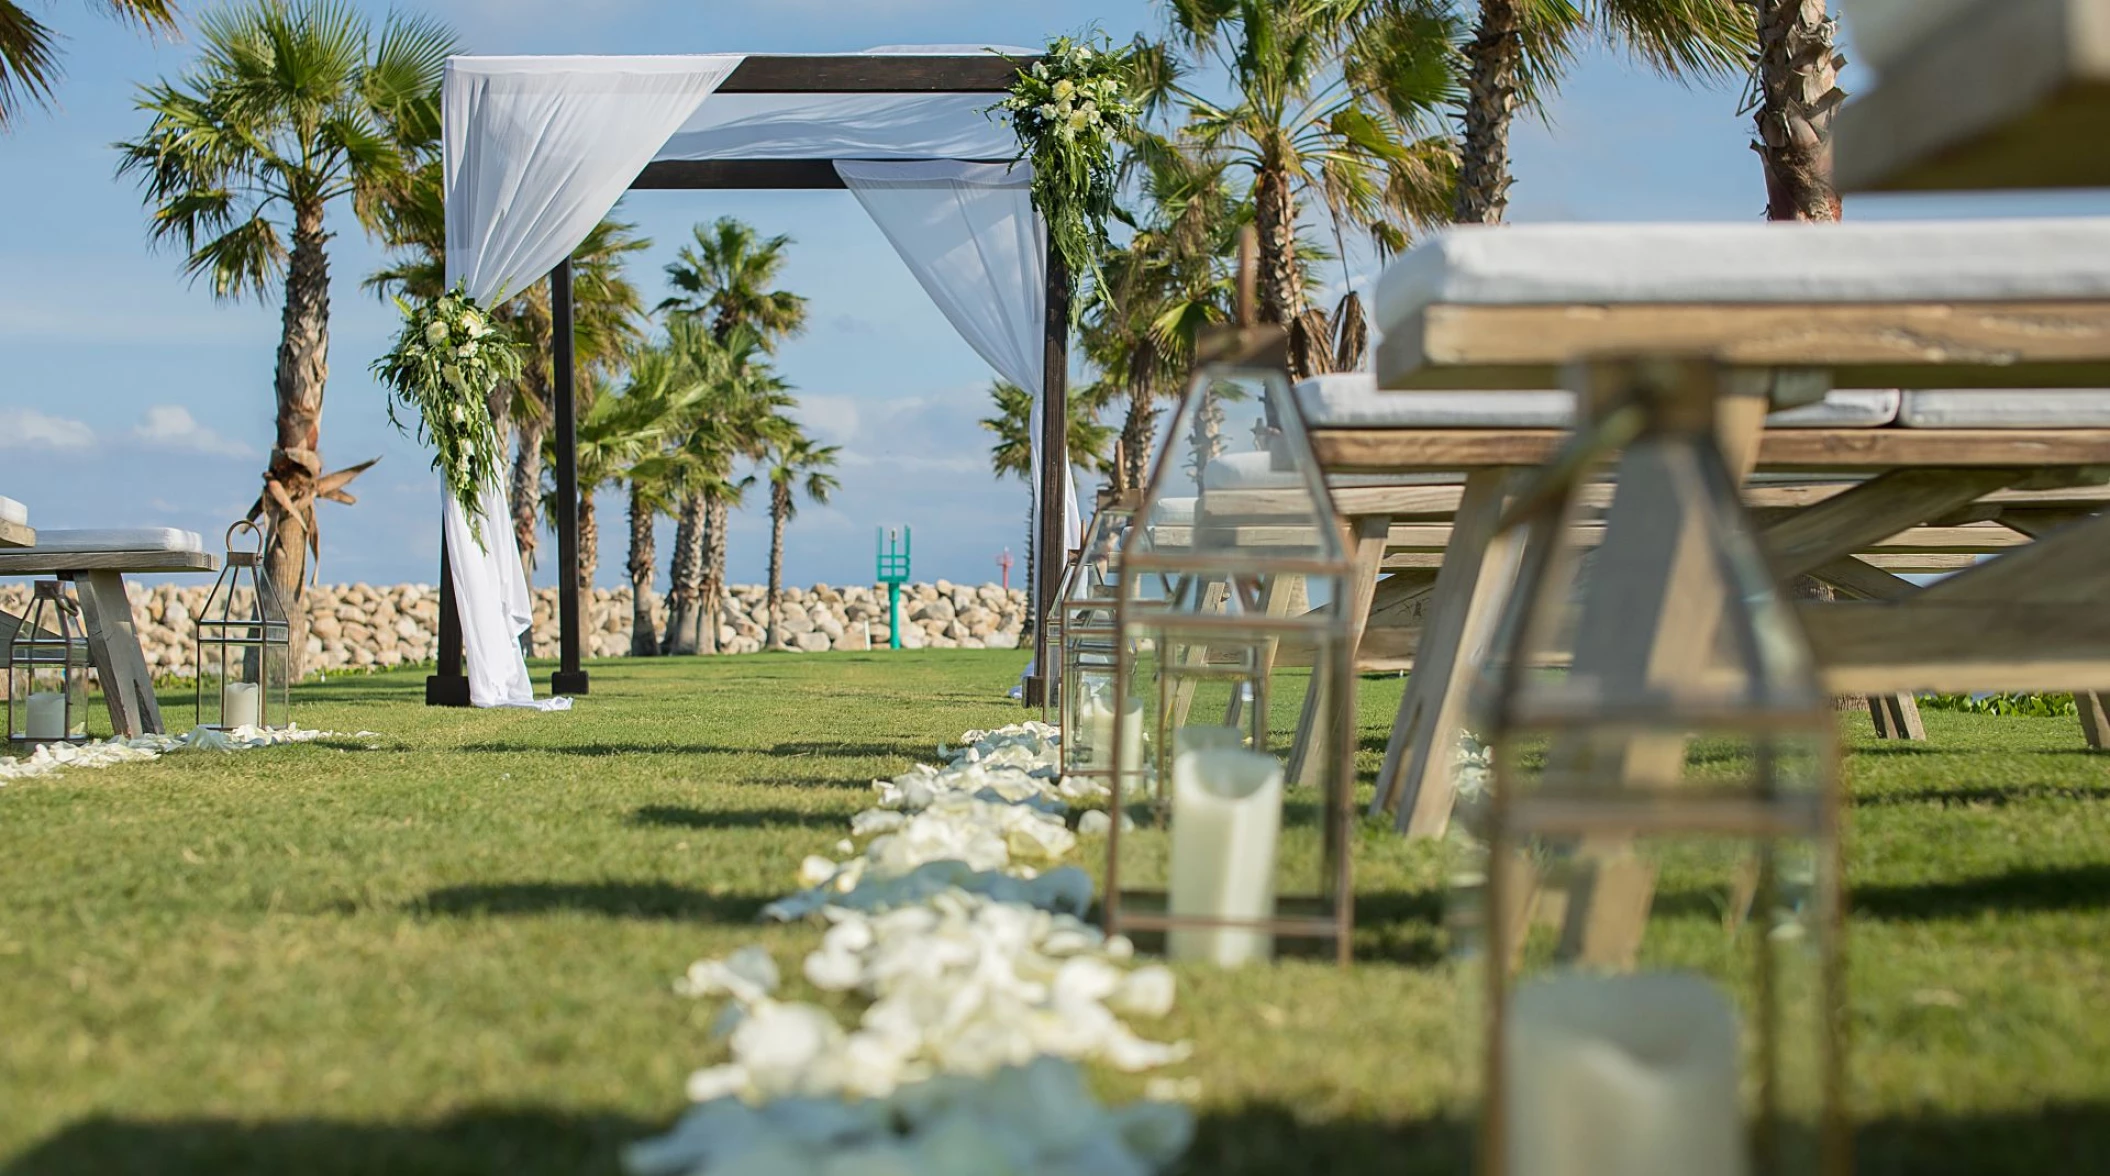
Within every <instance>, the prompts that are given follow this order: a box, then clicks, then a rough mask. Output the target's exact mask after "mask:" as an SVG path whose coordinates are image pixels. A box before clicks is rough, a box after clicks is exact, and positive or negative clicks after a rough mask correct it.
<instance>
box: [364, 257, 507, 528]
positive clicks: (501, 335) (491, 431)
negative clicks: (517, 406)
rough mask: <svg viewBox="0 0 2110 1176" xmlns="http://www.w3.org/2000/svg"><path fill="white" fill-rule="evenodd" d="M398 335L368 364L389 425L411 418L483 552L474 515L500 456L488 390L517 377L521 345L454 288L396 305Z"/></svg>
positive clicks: (493, 481) (497, 471) (400, 426)
mask: <svg viewBox="0 0 2110 1176" xmlns="http://www.w3.org/2000/svg"><path fill="white" fill-rule="evenodd" d="M396 307H397V308H398V309H399V310H401V311H402V312H403V333H402V334H401V335H400V336H398V337H397V339H396V344H395V346H394V347H391V348H389V350H388V353H387V354H386V355H383V356H382V357H381V358H380V359H377V360H375V361H374V368H373V370H374V374H375V375H376V376H378V377H380V379H381V382H382V383H384V384H386V385H387V386H388V390H389V397H388V421H389V423H390V424H392V425H394V426H395V427H396V428H397V429H399V430H401V431H402V432H404V433H406V434H409V433H410V432H411V430H410V429H409V428H406V427H405V426H404V423H403V420H402V418H401V417H400V416H399V415H398V412H399V410H401V409H410V410H413V411H415V412H416V413H417V417H418V423H417V431H416V437H417V439H418V441H419V442H420V443H421V444H422V443H427V442H429V443H430V444H431V445H432V446H433V449H434V450H435V452H434V454H433V458H432V468H433V469H435V470H438V471H439V472H440V479H441V480H442V481H444V482H445V483H446V485H447V492H448V493H449V494H452V495H453V496H454V500H455V501H456V502H459V503H460V504H461V507H462V513H464V514H466V515H467V516H468V517H469V526H470V530H471V533H472V534H474V535H475V537H476V542H477V544H478V545H479V546H481V545H482V544H483V542H484V537H483V528H482V526H481V525H480V524H479V522H478V514H477V512H478V509H479V507H480V499H481V496H482V494H483V490H484V488H485V487H487V486H496V485H498V482H499V478H500V476H501V474H502V470H503V459H504V454H503V453H501V452H500V447H499V443H498V428H497V426H496V425H495V424H494V423H493V422H492V420H491V410H490V407H489V406H490V395H491V390H492V389H493V388H495V387H497V386H498V385H499V384H500V383H510V382H512V381H514V380H518V379H519V378H520V373H521V368H522V365H523V361H522V358H521V346H520V344H519V342H518V341H517V340H515V339H514V338H513V335H512V333H511V332H510V331H509V330H507V328H506V326H505V324H503V323H501V322H498V321H496V320H495V319H493V318H492V317H491V312H490V311H488V310H485V309H484V308H483V307H481V306H478V305H477V304H476V300H475V299H473V298H471V297H469V296H468V294H466V293H464V292H463V290H462V288H461V287H460V286H458V285H457V286H456V287H455V288H454V289H453V290H451V291H449V292H448V293H446V294H442V295H441V296H439V297H438V298H434V299H431V300H429V301H427V302H423V303H420V304H416V305H413V304H411V303H408V302H405V301H404V300H403V299H401V298H398V299H396Z"/></svg>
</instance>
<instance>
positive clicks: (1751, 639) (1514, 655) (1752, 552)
mask: <svg viewBox="0 0 2110 1176" xmlns="http://www.w3.org/2000/svg"><path fill="white" fill-rule="evenodd" d="M1582 383H1583V384H1584V388H1583V389H1582V400H1583V406H1584V409H1583V410H1584V413H1585V419H1586V421H1587V422H1588V423H1586V424H1585V425H1584V427H1583V428H1582V429H1581V430H1579V432H1578V434H1577V436H1576V438H1575V439H1574V440H1573V441H1572V442H1571V444H1570V446H1569V448H1568V449H1567V450H1566V451H1565V452H1564V453H1563V454H1561V455H1560V456H1559V457H1558V458H1557V459H1556V460H1555V461H1554V462H1552V463H1550V464H1549V465H1548V466H1547V467H1546V468H1545V469H1543V470H1541V471H1539V472H1538V474H1537V475H1536V476H1535V479H1534V480H1533V481H1532V482H1531V483H1530V484H1528V485H1526V486H1524V487H1522V488H1521V489H1520V490H1519V492H1518V494H1517V497H1516V498H1515V500H1514V503H1513V506H1512V508H1511V511H1510V516H1509V519H1508V520H1506V525H1510V526H1517V527H1525V528H1528V531H1527V533H1526V539H1525V544H1526V546H1525V555H1524V562H1523V567H1522V570H1521V572H1520V576H1519V582H1518V585H1517V588H1516V590H1515V592H1514V594H1513V595H1512V596H1511V598H1510V599H1509V601H1508V602H1507V604H1506V605H1505V608H1504V612H1503V615H1502V618H1501V621H1500V623H1499V627H1498V629H1497V634H1496V638H1495V642H1494V647H1493V650H1492V652H1491V656H1490V658H1489V660H1488V663H1487V665H1488V670H1487V673H1488V675H1489V677H1488V678H1486V679H1483V680H1482V681H1481V683H1480V686H1481V692H1480V694H1479V695H1478V697H1476V699H1475V702H1474V706H1473V708H1472V713H1473V714H1474V716H1475V721H1476V722H1477V723H1478V724H1479V725H1480V727H1481V730H1480V732H1479V733H1480V734H1481V735H1482V736H1483V737H1485V738H1486V739H1487V740H1488V742H1489V743H1490V744H1491V746H1492V748H1493V752H1494V772H1493V783H1492V790H1491V792H1489V793H1488V794H1487V795H1486V796H1485V797H1483V798H1481V800H1480V802H1479V805H1478V807H1477V808H1476V809H1474V810H1469V811H1468V813H1467V814H1466V817H1467V826H1468V828H1470V829H1472V830H1473V831H1474V832H1475V833H1476V834H1477V835H1478V838H1479V839H1480V845H1479V846H1478V848H1480V849H1481V850H1483V851H1484V857H1483V858H1482V859H1481V860H1480V861H1479V862H1478V863H1477V864H1476V865H1475V866H1474V867H1473V868H1471V869H1468V870H1466V871H1464V872H1463V873H1462V874H1461V875H1460V877H1459V885H1458V892H1457V897H1458V898H1459V899H1460V900H1461V902H1460V907H1459V910H1460V917H1459V919H1458V920H1457V922H1458V924H1459V927H1460V929H1461V931H1462V932H1463V933H1462V935H1461V943H1462V944H1463V945H1464V946H1465V947H1466V948H1467V950H1468V952H1469V953H1470V954H1471V955H1472V956H1473V957H1474V958H1475V960H1476V962H1477V964H1478V966H1479V967H1480V968H1481V969H1482V970H1483V973H1484V985H1483V986H1482V988H1481V991H1482V992H1483V993H1484V999H1485V1004H1484V1006H1483V1007H1482V1008H1481V1010H1480V1012H1481V1014H1482V1017H1483V1023H1484V1028H1485V1033H1484V1036H1483V1038H1482V1042H1481V1044H1482V1050H1481V1052H1480V1056H1479V1059H1478V1060H1479V1062H1480V1064H1481V1065H1483V1066H1484V1067H1485V1072H1484V1079H1485V1086H1484V1089H1485V1097H1486V1103H1485V1114H1484V1118H1483V1122H1482V1134H1481V1141H1480V1142H1481V1146H1480V1170H1481V1172H1483V1173H1484V1174H1486V1176H1507V1174H1510V1173H1517V1174H1522V1173H1530V1172H1540V1171H1547V1170H1551V1169H1550V1168H1549V1167H1548V1165H1549V1164H1553V1163H1554V1160H1555V1158H1556V1157H1558V1158H1559V1163H1558V1164H1555V1165H1554V1166H1556V1167H1559V1168H1560V1169H1561V1170H1574V1171H1606V1172H1610V1171H1629V1172H1632V1171H1649V1172H1656V1171H1662V1172H1671V1171H1678V1172H1728V1173H1765V1174H1779V1173H1791V1172H1792V1173H1812V1172H1815V1173H1826V1174H1835V1173H1844V1172H1845V1171H1846V1164H1847V1145H1846V1139H1847V1135H1846V1131H1845V1127H1844V1124H1845V1120H1844V1113H1843V1106H1842V1099H1841V1090H1842V1083H1843V1073H1844V1035H1843V1019H1844V1004H1843V992H1842V985H1841V967H1840V947H1839V939H1840V907H1839V860H1838V854H1839V849H1838V827H1837V826H1838V814H1839V797H1838V791H1837V787H1838V785H1837V778H1838V769H1837V754H1838V753H1837V739H1838V735H1837V726H1836V724H1837V719H1836V716H1835V714H1834V712H1833V708H1832V705H1831V702H1830V699H1829V698H1828V696H1827V695H1826V693H1825V691H1824V688H1823V684H1822V682H1821V680H1820V678H1819V675H1818V671H1817V668H1816V663H1815V660H1814V658H1813V656H1812V653H1811V650H1810V647H1809V642H1808V640H1807V638H1806V636H1805V635H1804V633H1803V631H1802V628H1801V626H1800V624H1799V622H1798V619H1797V617H1796V615H1795V612H1794V606H1793V605H1792V603H1791V602H1790V601H1789V600H1788V599H1787V597H1786V595H1785V594H1784V593H1783V592H1782V591H1781V589H1780V586H1779V584H1778V583H1777V582H1776V579H1775V577H1774V576H1773V575H1772V572H1771V570H1770V568H1769V567H1768V566H1767V564H1766V561H1765V558H1764V556H1763V555H1762V553H1761V551H1760V549H1759V546H1758V544H1757V542H1756V541H1755V540H1754V539H1753V537H1752V536H1753V531H1752V527H1751V525H1750V521H1749V520H1748V519H1747V518H1746V517H1745V515H1744V510H1743V507H1742V505H1741V503H1740V502H1739V498H1738V494H1737V486H1736V482H1735V480H1734V479H1733V478H1732V477H1731V475H1730V473H1729V471H1728V468H1727V466H1726V464H1725V463H1724V461H1723V458H1722V455H1721V449H1720V447H1719V445H1718V444H1717V441H1716V424H1715V410H1716V404H1717V396H1716V372H1715V369H1714V368H1713V367H1712V365H1708V364H1703V363H1692V362H1637V363H1631V364H1620V363H1613V364H1599V365H1595V366H1593V367H1591V368H1590V369H1589V371H1588V373H1587V375H1586V378H1585V379H1584V380H1583V381H1582ZM1615 453H1616V454H1617V461H1616V463H1615V464H1613V465H1612V466H1611V471H1612V473H1611V476H1612V479H1613V492H1612V502H1611V506H1610V508H1609V510H1608V511H1607V513H1606V514H1605V515H1604V517H1603V525H1602V528H1601V529H1600V528H1599V527H1598V526H1596V525H1595V520H1594V519H1592V520H1585V519H1584V517H1583V513H1582V512H1583V509H1584V507H1583V505H1582V503H1581V502H1580V499H1581V498H1582V497H1583V496H1582V494H1581V493H1580V491H1581V490H1582V489H1583V488H1584V487H1585V485H1586V484H1587V483H1589V482H1591V481H1592V480H1594V479H1597V478H1600V477H1602V476H1603V475H1602V471H1603V470H1604V469H1605V468H1606V462H1607V461H1608V460H1609V459H1611V458H1612V457H1613V455H1614V454H1615Z"/></svg>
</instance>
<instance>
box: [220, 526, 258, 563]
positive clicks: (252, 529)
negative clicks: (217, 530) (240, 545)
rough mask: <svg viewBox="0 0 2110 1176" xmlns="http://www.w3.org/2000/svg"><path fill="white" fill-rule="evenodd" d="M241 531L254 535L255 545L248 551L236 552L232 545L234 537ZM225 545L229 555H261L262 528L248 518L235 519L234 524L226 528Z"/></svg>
mask: <svg viewBox="0 0 2110 1176" xmlns="http://www.w3.org/2000/svg"><path fill="white" fill-rule="evenodd" d="M243 531H247V532H249V533H250V534H252V535H254V536H256V547H255V548H254V549H253V550H250V551H243V552H237V551H236V550H235V546H234V537H235V536H236V535H237V534H239V533H241V532H243ZM225 546H226V548H227V554H229V555H236V554H241V555H262V554H264V529H263V528H262V527H259V526H257V525H256V524H255V523H252V522H250V521H249V520H248V519H236V520H235V521H234V526H232V527H229V528H227V539H226V543H225Z"/></svg>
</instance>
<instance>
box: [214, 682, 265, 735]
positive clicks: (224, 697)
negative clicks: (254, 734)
mask: <svg viewBox="0 0 2110 1176" xmlns="http://www.w3.org/2000/svg"><path fill="white" fill-rule="evenodd" d="M263 697H264V695H263V690H262V688H261V687H259V686H258V685H257V684H256V683H254V682H229V683H228V684H227V685H225V686H223V687H221V688H220V725H221V726H222V727H226V728H227V729H228V730H230V731H231V730H233V729H234V728H236V727H255V726H260V725H261V722H260V719H261V717H262V714H263V708H262V705H261V704H262V702H263Z"/></svg>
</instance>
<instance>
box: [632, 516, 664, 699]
mask: <svg viewBox="0 0 2110 1176" xmlns="http://www.w3.org/2000/svg"><path fill="white" fill-rule="evenodd" d="M658 517H659V512H658V511H656V510H653V509H652V503H651V502H650V501H649V500H648V499H647V497H646V495H645V493H644V491H643V490H641V489H639V488H638V486H637V484H636V483H635V482H633V483H631V485H630V569H629V570H630V656H631V657H652V656H654V655H655V654H657V653H658V652H659V634H658V633H657V632H655V631H654V628H653V625H652V578H653V574H654V573H655V572H657V571H658V570H659V569H658V568H657V567H656V566H654V565H656V564H657V563H658V562H659V552H657V551H655V550H654V549H653V548H654V547H655V545H656V544H655V539H656V536H654V535H653V534H652V524H653V523H654V522H657V521H658Z"/></svg>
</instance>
